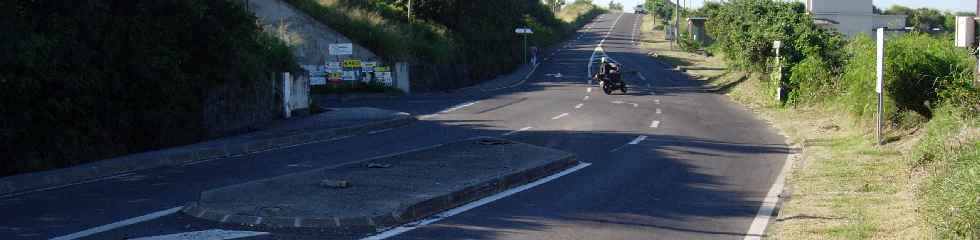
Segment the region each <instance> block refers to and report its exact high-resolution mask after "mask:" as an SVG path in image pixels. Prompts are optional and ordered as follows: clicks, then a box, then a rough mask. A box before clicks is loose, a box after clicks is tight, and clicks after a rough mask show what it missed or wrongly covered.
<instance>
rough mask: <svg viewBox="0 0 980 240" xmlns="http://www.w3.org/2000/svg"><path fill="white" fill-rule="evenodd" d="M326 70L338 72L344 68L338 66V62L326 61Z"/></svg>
mask: <svg viewBox="0 0 980 240" xmlns="http://www.w3.org/2000/svg"><path fill="white" fill-rule="evenodd" d="M326 67H327V72H340V71H341V70H344V68H342V67H340V62H327V66H326Z"/></svg>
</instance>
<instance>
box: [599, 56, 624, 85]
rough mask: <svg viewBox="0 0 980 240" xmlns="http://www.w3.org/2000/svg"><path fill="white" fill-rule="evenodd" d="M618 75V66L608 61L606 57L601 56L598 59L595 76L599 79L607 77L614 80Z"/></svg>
mask: <svg viewBox="0 0 980 240" xmlns="http://www.w3.org/2000/svg"><path fill="white" fill-rule="evenodd" d="M618 75H619V67H618V66H616V65H615V64H613V63H612V62H611V61H609V59H608V58H606V57H602V58H601V59H600V65H599V71H598V72H596V76H595V78H596V79H598V80H599V81H603V80H605V77H609V80H612V81H616V80H619V79H617V77H618Z"/></svg>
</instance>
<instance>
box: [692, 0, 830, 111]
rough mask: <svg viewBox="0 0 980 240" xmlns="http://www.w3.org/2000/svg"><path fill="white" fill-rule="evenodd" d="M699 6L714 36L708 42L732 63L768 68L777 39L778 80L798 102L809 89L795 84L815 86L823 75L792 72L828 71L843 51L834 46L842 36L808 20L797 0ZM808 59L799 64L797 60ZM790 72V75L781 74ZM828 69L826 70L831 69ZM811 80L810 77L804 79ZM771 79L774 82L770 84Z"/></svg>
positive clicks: (745, 0) (753, 68)
mask: <svg viewBox="0 0 980 240" xmlns="http://www.w3.org/2000/svg"><path fill="white" fill-rule="evenodd" d="M708 6H709V7H707V8H705V9H703V10H700V11H699V13H701V14H706V15H707V17H708V22H707V24H706V28H707V30H708V33H709V35H711V36H712V38H713V39H715V43H714V44H715V45H717V46H716V47H714V48H717V49H718V50H720V51H721V52H722V53H724V55H725V58H726V59H727V60H728V62H729V65H731V66H732V67H735V68H739V69H744V70H749V71H754V72H770V71H771V69H772V67H773V66H771V65H770V63H772V62H771V59H773V58H774V57H775V50H774V49H773V42H774V41H777V40H778V41H781V42H782V43H783V46H782V47H781V49H780V55H781V60H780V64H782V66H783V70H784V72H780V73H775V74H779V75H782V79H784V80H789V81H784V82H783V83H782V84H781V85H782V86H783V87H784V91H788V92H789V94H788V96H789V98H788V100H789V101H790V102H801V100H800V99H796V98H797V97H800V96H808V95H812V94H813V92H806V93H797V91H801V88H808V89H807V91H813V90H814V89H813V88H819V87H821V86H823V84H825V83H827V81H828V79H829V78H826V77H825V76H824V75H827V74H821V75H818V76H817V77H820V78H817V79H811V77H812V76H810V75H800V76H792V74H794V73H799V74H810V73H814V72H820V71H823V72H831V73H832V72H833V70H834V69H836V68H837V66H840V64H841V62H842V59H843V56H842V52H841V51H840V48H841V46H843V44H844V39H843V38H842V37H841V36H840V35H839V34H837V33H833V32H829V31H827V30H824V29H822V28H820V27H817V26H816V25H815V24H814V23H813V19H812V17H811V16H810V15H808V14H805V8H804V6H803V5H802V4H801V3H798V2H777V1H772V0H733V1H729V2H726V3H723V4H710V5H708ZM805 59H810V60H809V61H808V62H807V63H806V64H807V66H802V67H800V68H795V66H796V65H797V64H799V63H800V62H801V61H804V60H805ZM787 74H790V76H787ZM831 75H832V74H831ZM811 80H812V81H814V82H812V83H811V82H810V81H811ZM772 85H775V84H772Z"/></svg>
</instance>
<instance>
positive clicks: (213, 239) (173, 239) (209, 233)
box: [133, 229, 269, 240]
mask: <svg viewBox="0 0 980 240" xmlns="http://www.w3.org/2000/svg"><path fill="white" fill-rule="evenodd" d="M268 234H269V233H267V232H252V231H228V230H221V229H210V230H204V231H197V232H183V233H176V234H168V235H160V236H152V237H141V238H135V239H133V240H227V239H236V238H246V237H254V236H262V235H268Z"/></svg>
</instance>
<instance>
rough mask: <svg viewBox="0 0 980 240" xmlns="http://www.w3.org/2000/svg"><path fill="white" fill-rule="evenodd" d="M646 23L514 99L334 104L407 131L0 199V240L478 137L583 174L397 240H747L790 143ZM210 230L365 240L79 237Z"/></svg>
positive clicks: (600, 33)
mask: <svg viewBox="0 0 980 240" xmlns="http://www.w3.org/2000/svg"><path fill="white" fill-rule="evenodd" d="M641 17H642V16H641V15H634V14H629V13H610V14H606V15H603V16H602V17H600V18H598V19H597V20H595V21H594V22H593V23H592V24H590V25H589V27H588V28H586V29H583V30H582V31H581V32H580V33H579V37H576V39H575V40H571V41H569V44H568V45H566V46H565V47H564V48H562V49H561V50H559V51H557V52H555V54H554V55H551V54H550V53H547V54H546V57H548V59H547V60H545V61H544V62H543V63H542V64H541V65H540V66H539V67H538V68H537V70H536V71H535V73H534V74H532V75H531V77H530V78H528V80H527V82H525V83H524V84H521V85H517V86H514V87H512V88H507V89H501V90H497V91H491V92H478V93H474V92H472V91H469V92H466V93H444V94H429V95H424V96H412V97H405V98H399V99H378V100H357V101H349V102H344V103H340V104H342V105H344V106H372V107H380V108H389V109H395V110H400V111H406V112H410V113H413V114H416V115H420V116H423V115H424V117H423V119H422V120H421V121H419V122H418V123H415V124H412V125H409V126H406V127H401V128H397V129H392V130H390V131H384V132H379V133H376V134H371V135H364V136H357V137H352V138H347V139H341V140H337V141H333V142H324V143H316V144H310V145H304V146H300V147H296V148H290V149H285V150H278V151H271V152H266V153H262V154H258V155H253V156H246V157H239V158H228V159H221V160H216V161H210V162H205V163H201V164H196V165H190V166H182V167H172V168H161V169H152V170H147V171H139V172H136V173H133V174H131V175H127V176H123V177H118V178H114V179H109V180H103V181H97V182H93V183H87V184H80V185H75V186H71V187H66V188H61V189H56V190H50V191H43V192H37V193H32V194H27V195H20V196H13V197H5V198H0V213H2V214H0V215H2V216H4V217H2V218H0V239H14V240H19V239H49V238H53V237H58V236H66V235H67V236H70V234H73V233H78V232H80V231H84V230H87V229H93V228H96V229H97V228H102V227H105V226H106V224H110V223H114V222H118V221H121V220H124V219H128V218H132V217H135V216H143V215H146V214H149V213H153V212H157V211H162V210H167V209H171V208H173V207H178V206H182V205H183V204H184V203H186V202H189V201H194V200H196V198H197V195H198V193H199V192H201V191H203V190H205V189H209V188H214V187H219V186H226V185H231V184H236V183H241V182H246V181H250V180H255V179H261V178H267V177H271V176H277V175H282V174H285V173H291V172H297V171H302V170H307V169H311V168H316V167H321V166H326V165H332V164H337V163H342V162H348V161H356V160H359V159H364V158H368V157H372V156H378V155H383V154H387V153H393V152H399V151H405V150H409V149H413V148H419V147H424V146H429V145H434V144H438V143H445V142H450V141H454V140H459V139H463V138H469V137H475V136H501V137H505V138H510V139H513V140H517V141H522V142H526V143H530V144H535V145H540V146H545V147H552V148H556V149H561V150H565V151H570V152H574V153H576V154H578V159H579V161H582V162H588V163H591V164H592V165H591V166H589V167H586V168H584V169H581V170H579V171H577V172H574V173H572V174H569V175H565V176H563V177H560V178H558V179H556V180H554V181H551V182H548V183H546V184H543V185H540V186H537V187H534V188H531V189H528V190H526V191H523V192H520V193H517V194H514V195H512V196H509V197H506V198H503V199H500V200H497V201H493V202H490V203H488V204H486V205H483V206H481V207H478V208H474V209H471V210H469V211H465V212H462V213H460V214H458V215H455V216H452V217H449V218H446V219H443V220H441V221H438V222H435V223H433V224H430V225H424V226H418V228H416V229H414V230H411V231H408V232H405V233H402V234H400V235H397V236H394V237H393V239H743V238H744V237H745V236H746V232H747V231H748V229H749V226H750V225H751V223H752V221H753V219H754V218H755V217H756V213H757V211H758V210H759V207H760V203H761V201H762V200H763V198H764V197H766V194H767V193H768V192H769V190H770V187H771V185H772V184H773V183H774V182H775V180H776V178H777V176H778V175H779V173H780V170H781V169H782V168H783V164H784V163H785V160H786V156H787V154H788V153H789V149H788V147H787V146H786V145H785V144H784V138H783V137H782V136H780V135H779V134H777V133H776V132H775V131H774V130H773V129H771V128H770V127H769V126H768V125H767V124H766V123H765V122H764V121H761V120H759V119H757V118H755V117H754V116H753V114H752V113H751V111H749V110H747V109H745V108H743V107H741V106H740V105H738V104H735V103H733V102H731V101H730V100H728V99H727V98H726V97H725V96H723V95H721V94H718V93H712V92H711V91H709V89H710V88H709V87H707V86H703V85H701V84H702V83H701V82H698V81H694V80H690V79H688V78H687V77H686V76H685V75H682V74H680V73H678V72H674V71H672V70H670V69H669V68H668V67H667V66H666V65H663V64H660V63H658V62H655V61H654V60H652V59H651V58H649V57H647V56H646V51H645V50H642V49H639V48H638V47H636V45H634V44H633V43H634V42H633V41H634V40H635V38H634V37H635V36H634V34H633V33H634V32H635V31H637V29H636V28H638V27H639V25H640V24H639V23H638V21H640V19H641ZM600 43H601V44H602V46H601V47H602V50H603V51H602V52H599V53H598V55H596V56H601V55H602V54H606V55H607V56H609V57H611V58H612V59H614V60H615V61H617V62H620V63H621V64H623V65H624V67H625V69H626V70H627V71H636V74H628V75H627V76H626V81H627V82H628V83H629V84H630V87H631V88H630V92H628V93H627V94H619V93H618V92H617V93H616V94H613V95H605V94H603V93H602V91H601V90H600V89H598V88H597V86H595V85H590V84H589V83H588V78H587V66H588V62H589V59H590V57H592V56H593V54H594V52H595V50H596V47H597V46H598V45H599V44H600ZM556 73H561V75H562V76H561V77H560V78H559V77H555V75H554V74H556ZM590 89H591V90H590ZM457 106H463V107H457ZM450 110H451V111H450ZM208 229H226V230H244V231H261V232H270V233H271V234H268V235H262V236H256V237H248V238H242V239H357V238H361V237H367V236H369V235H370V234H368V233H364V232H357V231H353V232H331V231H319V230H310V229H306V230H288V229H250V228H246V227H239V226H229V225H219V224H213V223H210V222H206V221H201V220H196V219H191V218H188V217H185V216H183V215H182V214H171V215H166V216H164V217H161V218H157V219H153V220H150V221H146V222H142V223H137V224H131V225H126V226H122V227H120V228H116V229H114V230H110V231H105V232H100V233H97V234H94V235H90V236H88V237H86V238H81V239H125V238H133V237H145V236H156V235H164V234H173V233H181V232H189V231H199V230H208Z"/></svg>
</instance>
